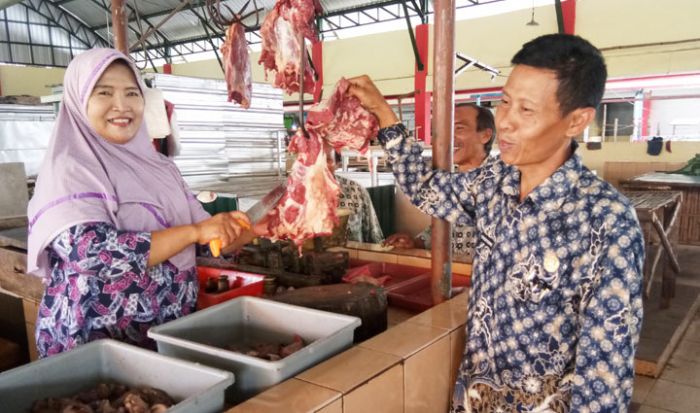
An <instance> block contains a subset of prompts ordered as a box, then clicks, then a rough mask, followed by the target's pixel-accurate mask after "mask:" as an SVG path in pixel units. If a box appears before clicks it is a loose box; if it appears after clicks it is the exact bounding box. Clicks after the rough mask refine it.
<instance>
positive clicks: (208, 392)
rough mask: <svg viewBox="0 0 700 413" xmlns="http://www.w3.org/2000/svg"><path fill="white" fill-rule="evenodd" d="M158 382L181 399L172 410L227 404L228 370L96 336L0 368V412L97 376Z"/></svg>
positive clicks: (207, 410)
mask: <svg viewBox="0 0 700 413" xmlns="http://www.w3.org/2000/svg"><path fill="white" fill-rule="evenodd" d="M105 381H112V382H118V383H121V384H126V385H129V386H139V385H144V386H150V387H155V388H159V389H161V390H163V391H165V392H166V393H168V394H169V395H170V396H171V397H172V398H173V399H175V400H176V401H179V402H178V403H177V404H176V405H174V406H173V407H171V408H170V409H168V412H169V413H175V412H179V413H195V412H199V413H215V412H217V413H218V412H221V411H222V410H223V409H224V391H225V390H226V388H227V387H229V386H230V385H231V384H232V383H233V381H234V380H233V374H231V373H230V372H228V371H222V370H217V369H213V368H211V367H206V366H201V365H197V364H194V363H190V362H188V361H183V360H177V359H173V358H170V357H166V356H163V355H161V354H158V353H155V352H153V351H148V350H144V349H141V348H138V347H135V346H131V345H128V344H124V343H120V342H117V341H114V340H98V341H94V342H92V343H88V344H85V345H82V346H80V347H77V348H76V349H74V350H72V351H69V352H66V353H62V354H58V355H55V356H51V357H48V358H45V359H41V360H38V361H35V362H32V363H29V364H26V365H24V366H21V367H17V368H16V369H13V370H8V371H6V372H3V373H0V412H3V413H15V412H21V413H26V412H29V411H30V409H31V406H32V405H33V404H34V402H35V401H37V400H41V399H44V398H47V397H64V396H72V395H74V394H76V393H78V392H80V391H82V390H85V389H87V388H90V387H92V386H94V385H96V384H97V383H99V382H105Z"/></svg>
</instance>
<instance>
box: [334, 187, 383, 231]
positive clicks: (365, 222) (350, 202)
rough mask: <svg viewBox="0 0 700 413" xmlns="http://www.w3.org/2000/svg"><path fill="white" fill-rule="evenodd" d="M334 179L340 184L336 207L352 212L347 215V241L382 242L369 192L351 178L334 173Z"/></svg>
mask: <svg viewBox="0 0 700 413" xmlns="http://www.w3.org/2000/svg"><path fill="white" fill-rule="evenodd" d="M335 179H336V181H338V185H340V196H339V197H338V207H339V208H347V209H349V210H350V211H351V212H352V213H351V215H350V217H348V229H347V235H348V241H357V242H370V243H374V244H377V243H380V242H382V241H383V240H384V234H383V233H382V227H381V226H380V225H379V219H378V218H377V212H376V211H375V210H374V205H373V204H372V198H370V196H369V192H367V190H366V189H365V188H363V187H362V186H361V185H360V184H358V183H357V182H355V181H353V180H352V179H348V178H345V177H342V176H340V175H336V176H335Z"/></svg>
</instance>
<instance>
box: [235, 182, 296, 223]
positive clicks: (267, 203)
mask: <svg viewBox="0 0 700 413" xmlns="http://www.w3.org/2000/svg"><path fill="white" fill-rule="evenodd" d="M285 193H287V182H286V181H285V182H283V183H281V184H279V185H277V186H276V187H274V188H273V189H272V191H270V192H268V193H267V194H266V195H265V196H264V197H262V199H261V200H260V201H258V202H256V203H255V204H254V205H253V206H252V207H250V208H248V210H247V211H246V212H245V213H246V215H248V219H250V223H251V224H253V225H255V224H257V223H258V222H260V221H261V220H262V219H263V218H265V216H266V215H267V213H268V212H270V211H271V210H272V209H274V208H275V207H276V206H277V203H278V202H279V201H280V199H282V197H283V196H284V194H285Z"/></svg>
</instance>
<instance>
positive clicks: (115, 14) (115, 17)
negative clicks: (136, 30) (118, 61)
mask: <svg viewBox="0 0 700 413" xmlns="http://www.w3.org/2000/svg"><path fill="white" fill-rule="evenodd" d="M124 8H125V5H124V2H123V0H112V31H113V32H114V48H115V49H117V50H119V51H120V52H122V53H124V54H126V55H128V54H129V49H128V47H129V46H128V45H127V43H126V42H127V41H128V37H127V35H126V15H125V14H124Z"/></svg>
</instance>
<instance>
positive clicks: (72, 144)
mask: <svg viewBox="0 0 700 413" xmlns="http://www.w3.org/2000/svg"><path fill="white" fill-rule="evenodd" d="M115 60H123V61H125V62H127V63H128V64H129V67H130V68H131V69H132V70H133V72H134V76H135V77H136V79H137V83H138V84H139V87H140V88H141V89H142V90H143V89H144V88H145V86H144V84H143V82H142V81H141V77H140V75H139V73H138V70H136V67H135V66H134V65H133V64H132V63H131V61H130V60H129V58H127V57H126V56H125V55H124V54H122V53H120V52H119V51H117V50H114V49H92V50H89V51H87V52H84V53H82V54H80V55H78V56H77V57H76V58H74V59H73V60H72V61H71V63H70V64H69V65H68V68H67V69H66V74H65V77H64V81H63V102H62V104H61V108H60V110H59V112H58V116H57V118H56V124H55V126H54V129H53V135H52V137H51V141H50V143H49V147H48V150H47V152H46V156H45V158H44V161H43V163H42V165H41V169H40V171H39V176H38V179H37V182H36V188H35V191H34V197H33V198H32V200H31V201H30V202H29V208H28V211H27V215H28V218H29V239H28V257H27V269H28V272H30V273H33V274H35V275H37V276H40V277H42V278H43V279H44V280H48V277H49V276H50V274H51V268H49V261H48V254H47V251H46V247H47V246H48V245H49V244H50V243H51V242H52V241H53V239H54V238H55V237H56V236H57V235H59V234H60V233H61V232H63V231H65V230H67V229H69V228H70V227H72V226H74V225H77V224H80V223H86V222H106V223H109V224H112V225H114V226H115V227H116V228H117V229H119V230H126V231H146V232H151V231H156V230H162V229H165V228H168V227H172V226H177V225H184V224H191V223H194V222H198V221H201V220H203V219H205V218H208V217H209V215H208V214H207V213H206V212H204V210H203V209H202V208H201V206H199V204H198V203H197V202H196V200H194V198H193V197H192V194H191V193H190V192H189V190H188V189H187V186H186V184H185V182H184V181H183V180H182V177H181V176H180V172H179V171H178V169H177V167H176V166H175V164H174V163H173V162H172V161H171V160H170V159H168V158H166V157H165V156H163V155H161V154H159V153H157V152H156V151H155V150H154V148H153V146H152V145H151V141H150V139H149V137H148V133H147V131H146V125H145V124H142V125H141V127H140V128H139V130H138V132H137V133H136V136H134V138H133V139H131V140H130V141H129V142H128V143H126V144H123V145H119V144H114V143H110V142H108V141H107V140H105V139H103V138H102V137H100V136H99V135H97V133H96V132H95V130H94V129H93V128H92V127H91V126H90V123H89V122H88V118H87V103H88V99H89V98H90V94H91V92H92V89H93V87H94V86H95V83H97V81H98V80H99V78H100V76H102V73H104V71H105V70H106V69H107V67H108V66H109V65H110V64H111V63H112V62H114V61H115ZM170 262H171V263H172V264H174V265H175V266H177V267H178V269H180V270H186V269H188V268H191V267H192V266H194V265H195V248H194V245H190V246H189V247H187V248H186V249H185V250H183V251H182V252H180V253H179V254H177V255H175V256H173V257H171V258H170Z"/></svg>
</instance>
